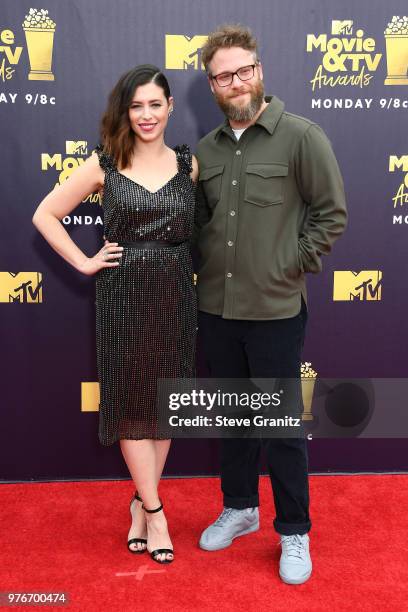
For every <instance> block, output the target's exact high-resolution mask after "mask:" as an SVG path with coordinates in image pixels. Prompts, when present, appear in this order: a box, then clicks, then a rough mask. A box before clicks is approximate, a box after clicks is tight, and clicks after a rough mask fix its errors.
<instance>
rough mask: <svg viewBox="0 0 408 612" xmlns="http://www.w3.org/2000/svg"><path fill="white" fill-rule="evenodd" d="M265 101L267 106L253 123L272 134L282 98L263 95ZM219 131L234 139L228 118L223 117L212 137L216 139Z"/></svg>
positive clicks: (281, 105) (280, 110)
mask: <svg viewBox="0 0 408 612" xmlns="http://www.w3.org/2000/svg"><path fill="white" fill-rule="evenodd" d="M265 102H267V103H268V106H267V107H266V108H265V110H264V111H262V113H261V114H260V115H259V117H258V119H257V120H256V121H255V123H254V124H253V125H260V126H261V127H263V128H264V129H265V130H266V131H267V132H269V134H271V135H272V134H273V133H274V131H275V128H276V126H277V124H278V122H279V120H280V118H281V117H282V113H283V110H284V108H285V105H284V103H283V102H282V100H279V98H277V97H276V96H265ZM249 127H251V126H249ZM221 132H224V133H225V134H228V136H230V137H232V138H234V140H235V136H234V132H233V131H232V129H231V126H230V123H229V121H228V119H225V121H224V123H222V124H221V125H220V126H219V127H218V128H217V129H216V130H215V133H214V139H217V138H218V136H219V135H220V134H221Z"/></svg>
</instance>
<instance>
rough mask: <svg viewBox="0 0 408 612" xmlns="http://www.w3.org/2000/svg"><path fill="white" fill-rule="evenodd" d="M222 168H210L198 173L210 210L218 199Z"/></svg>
mask: <svg viewBox="0 0 408 612" xmlns="http://www.w3.org/2000/svg"><path fill="white" fill-rule="evenodd" d="M224 168H225V166H224V165H221V166H212V167H211V168H205V169H204V170H201V172H200V176H199V181H200V184H201V187H202V189H203V191H204V194H205V197H206V199H207V202H208V205H209V206H210V207H211V208H214V206H215V205H216V204H217V202H218V200H219V199H220V195H221V185H222V175H223V173H224Z"/></svg>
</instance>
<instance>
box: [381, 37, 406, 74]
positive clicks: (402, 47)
mask: <svg viewBox="0 0 408 612" xmlns="http://www.w3.org/2000/svg"><path fill="white" fill-rule="evenodd" d="M385 42H386V48H387V72H388V75H387V78H386V79H385V81H384V84H385V85H408V76H407V71H408V35H404V36H401V34H386V35H385Z"/></svg>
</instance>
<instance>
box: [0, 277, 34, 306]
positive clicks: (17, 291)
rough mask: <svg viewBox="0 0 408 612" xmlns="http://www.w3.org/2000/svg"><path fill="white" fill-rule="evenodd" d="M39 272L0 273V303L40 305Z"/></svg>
mask: <svg viewBox="0 0 408 612" xmlns="http://www.w3.org/2000/svg"><path fill="white" fill-rule="evenodd" d="M42 298H43V295H42V274H40V272H15V273H14V272H0V302H20V303H25V304H41V303H42V301H43V299H42Z"/></svg>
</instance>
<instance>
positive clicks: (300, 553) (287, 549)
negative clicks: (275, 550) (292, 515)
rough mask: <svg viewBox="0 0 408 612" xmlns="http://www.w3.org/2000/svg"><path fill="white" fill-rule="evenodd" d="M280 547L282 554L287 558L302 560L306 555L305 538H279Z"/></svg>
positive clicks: (296, 535)
mask: <svg viewBox="0 0 408 612" xmlns="http://www.w3.org/2000/svg"><path fill="white" fill-rule="evenodd" d="M281 545H282V550H283V552H284V554H285V555H286V556H288V557H297V558H298V559H303V558H304V556H305V553H306V538H302V537H301V536H300V535H299V534H297V533H296V534H294V535H291V536H281Z"/></svg>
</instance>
